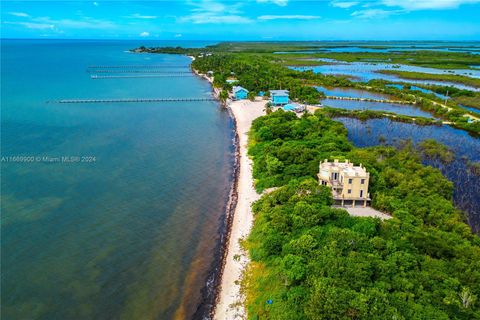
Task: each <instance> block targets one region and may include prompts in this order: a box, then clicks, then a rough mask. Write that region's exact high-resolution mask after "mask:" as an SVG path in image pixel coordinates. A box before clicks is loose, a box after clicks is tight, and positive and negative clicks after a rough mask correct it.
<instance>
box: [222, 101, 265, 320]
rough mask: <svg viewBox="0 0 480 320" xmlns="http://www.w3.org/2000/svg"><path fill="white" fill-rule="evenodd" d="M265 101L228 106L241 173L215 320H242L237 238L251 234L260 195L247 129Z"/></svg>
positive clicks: (242, 255)
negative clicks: (248, 153) (256, 203)
mask: <svg viewBox="0 0 480 320" xmlns="http://www.w3.org/2000/svg"><path fill="white" fill-rule="evenodd" d="M265 103H266V102H265V101H254V102H252V101H248V100H241V101H234V102H232V103H230V104H229V106H228V107H229V108H230V109H231V111H232V114H233V116H234V117H235V121H236V127H237V133H238V137H239V146H240V150H239V153H240V173H239V177H238V182H237V192H238V202H237V206H236V208H235V213H234V217H233V222H232V226H231V231H230V238H229V239H228V245H227V250H228V251H227V257H226V261H225V266H224V269H223V274H222V279H221V285H220V289H219V292H218V297H217V305H216V307H215V314H214V319H218V320H227V319H228V320H231V319H245V318H246V312H245V310H244V306H243V297H242V295H241V292H240V280H241V278H242V272H243V270H244V268H245V267H246V265H247V264H248V261H249V259H248V256H247V253H246V252H244V250H242V248H241V247H240V244H239V240H240V239H243V238H245V237H246V236H248V234H249V233H250V229H251V228H252V223H253V214H252V208H251V205H252V203H253V202H254V201H256V200H257V199H258V198H259V197H260V195H259V194H258V193H257V192H256V191H255V189H254V187H253V177H252V161H251V160H250V158H249V157H248V155H247V144H248V131H249V130H250V126H251V124H252V121H253V120H254V119H256V118H258V117H260V116H262V115H264V114H265V111H264V109H265Z"/></svg>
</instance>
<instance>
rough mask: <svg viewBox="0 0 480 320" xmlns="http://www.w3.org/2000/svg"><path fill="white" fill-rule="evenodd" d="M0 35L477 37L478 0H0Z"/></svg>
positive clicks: (479, 24) (479, 23)
mask: <svg viewBox="0 0 480 320" xmlns="http://www.w3.org/2000/svg"><path fill="white" fill-rule="evenodd" d="M1 37H2V38H46V39H48V38H52V39H58V38H60V39H70V38H71V39H152V40H232V41H235V40H259V41H267V40H268V41H274V40H480V0H323V1H322V0H321V1H318V0H317V1H314V0H304V1H299V0H247V1H233V0H229V1H221V0H197V1H195V0H191V1H167V0H164V1H159V0H157V1H148V2H144V1H121V0H118V1H101V0H97V1H10V0H7V1H5V0H2V1H1Z"/></svg>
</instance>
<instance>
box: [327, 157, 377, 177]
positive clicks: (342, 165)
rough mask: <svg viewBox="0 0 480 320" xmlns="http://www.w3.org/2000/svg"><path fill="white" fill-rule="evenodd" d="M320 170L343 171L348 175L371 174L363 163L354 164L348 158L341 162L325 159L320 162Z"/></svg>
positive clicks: (362, 175) (364, 175)
mask: <svg viewBox="0 0 480 320" xmlns="http://www.w3.org/2000/svg"><path fill="white" fill-rule="evenodd" d="M320 171H326V172H332V171H334V172H340V171H342V172H343V174H344V175H345V176H346V177H361V178H364V177H365V178H366V177H368V176H369V174H368V172H367V170H366V169H365V167H363V166H362V165H360V166H354V165H353V163H351V162H350V161H348V160H346V161H345V162H339V161H338V160H336V159H335V160H334V162H328V161H326V160H325V161H324V162H322V163H320Z"/></svg>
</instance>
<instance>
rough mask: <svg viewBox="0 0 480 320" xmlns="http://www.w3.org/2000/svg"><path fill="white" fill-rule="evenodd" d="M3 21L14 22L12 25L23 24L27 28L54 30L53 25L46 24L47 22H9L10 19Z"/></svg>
mask: <svg viewBox="0 0 480 320" xmlns="http://www.w3.org/2000/svg"><path fill="white" fill-rule="evenodd" d="M4 23H6V24H14V25H19V26H23V27H25V28H27V29H35V30H54V29H55V25H53V24H48V23H36V22H10V21H5V22H4Z"/></svg>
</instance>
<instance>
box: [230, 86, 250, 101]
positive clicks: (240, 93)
mask: <svg viewBox="0 0 480 320" xmlns="http://www.w3.org/2000/svg"><path fill="white" fill-rule="evenodd" d="M232 92H233V97H234V99H235V100H241V99H247V95H248V90H247V89H245V88H244V87H240V86H234V87H233V90H232Z"/></svg>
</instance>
